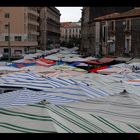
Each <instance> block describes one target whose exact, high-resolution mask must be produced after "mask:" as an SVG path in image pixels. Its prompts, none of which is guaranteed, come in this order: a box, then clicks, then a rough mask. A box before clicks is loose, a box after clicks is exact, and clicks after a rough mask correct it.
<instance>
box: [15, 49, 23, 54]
mask: <svg viewBox="0 0 140 140" xmlns="http://www.w3.org/2000/svg"><path fill="white" fill-rule="evenodd" d="M14 53H15V54H16V55H19V54H22V50H14Z"/></svg>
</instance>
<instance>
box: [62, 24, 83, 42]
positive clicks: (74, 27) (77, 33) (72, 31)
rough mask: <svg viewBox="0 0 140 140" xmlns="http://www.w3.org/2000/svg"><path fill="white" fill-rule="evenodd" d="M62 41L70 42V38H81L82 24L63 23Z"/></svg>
mask: <svg viewBox="0 0 140 140" xmlns="http://www.w3.org/2000/svg"><path fill="white" fill-rule="evenodd" d="M60 30H61V41H66V42H69V40H70V38H72V37H75V38H80V37H81V23H80V22H61V28H60Z"/></svg>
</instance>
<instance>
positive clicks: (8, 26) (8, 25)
mask: <svg viewBox="0 0 140 140" xmlns="http://www.w3.org/2000/svg"><path fill="white" fill-rule="evenodd" d="M6 27H7V29H8V61H9V62H10V56H11V53H10V22H8V24H7V25H6Z"/></svg>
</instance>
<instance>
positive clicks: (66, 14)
mask: <svg viewBox="0 0 140 140" xmlns="http://www.w3.org/2000/svg"><path fill="white" fill-rule="evenodd" d="M56 8H57V9H58V10H59V11H60V13H61V17H60V22H66V21H72V22H77V21H79V20H80V18H81V9H82V7H56Z"/></svg>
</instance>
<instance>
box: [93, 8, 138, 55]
mask: <svg viewBox="0 0 140 140" xmlns="http://www.w3.org/2000/svg"><path fill="white" fill-rule="evenodd" d="M95 22H98V23H99V24H100V26H101V29H100V32H101V34H100V43H101V48H102V54H104V55H113V56H124V57H125V56H126V57H140V8H139V7H137V8H134V9H132V10H129V11H127V12H123V13H120V14H119V13H116V14H115V13H114V14H112V15H110V16H109V15H106V16H104V17H99V18H96V19H95ZM104 35H105V36H104ZM104 37H105V39H104V40H103V38H104Z"/></svg>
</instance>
